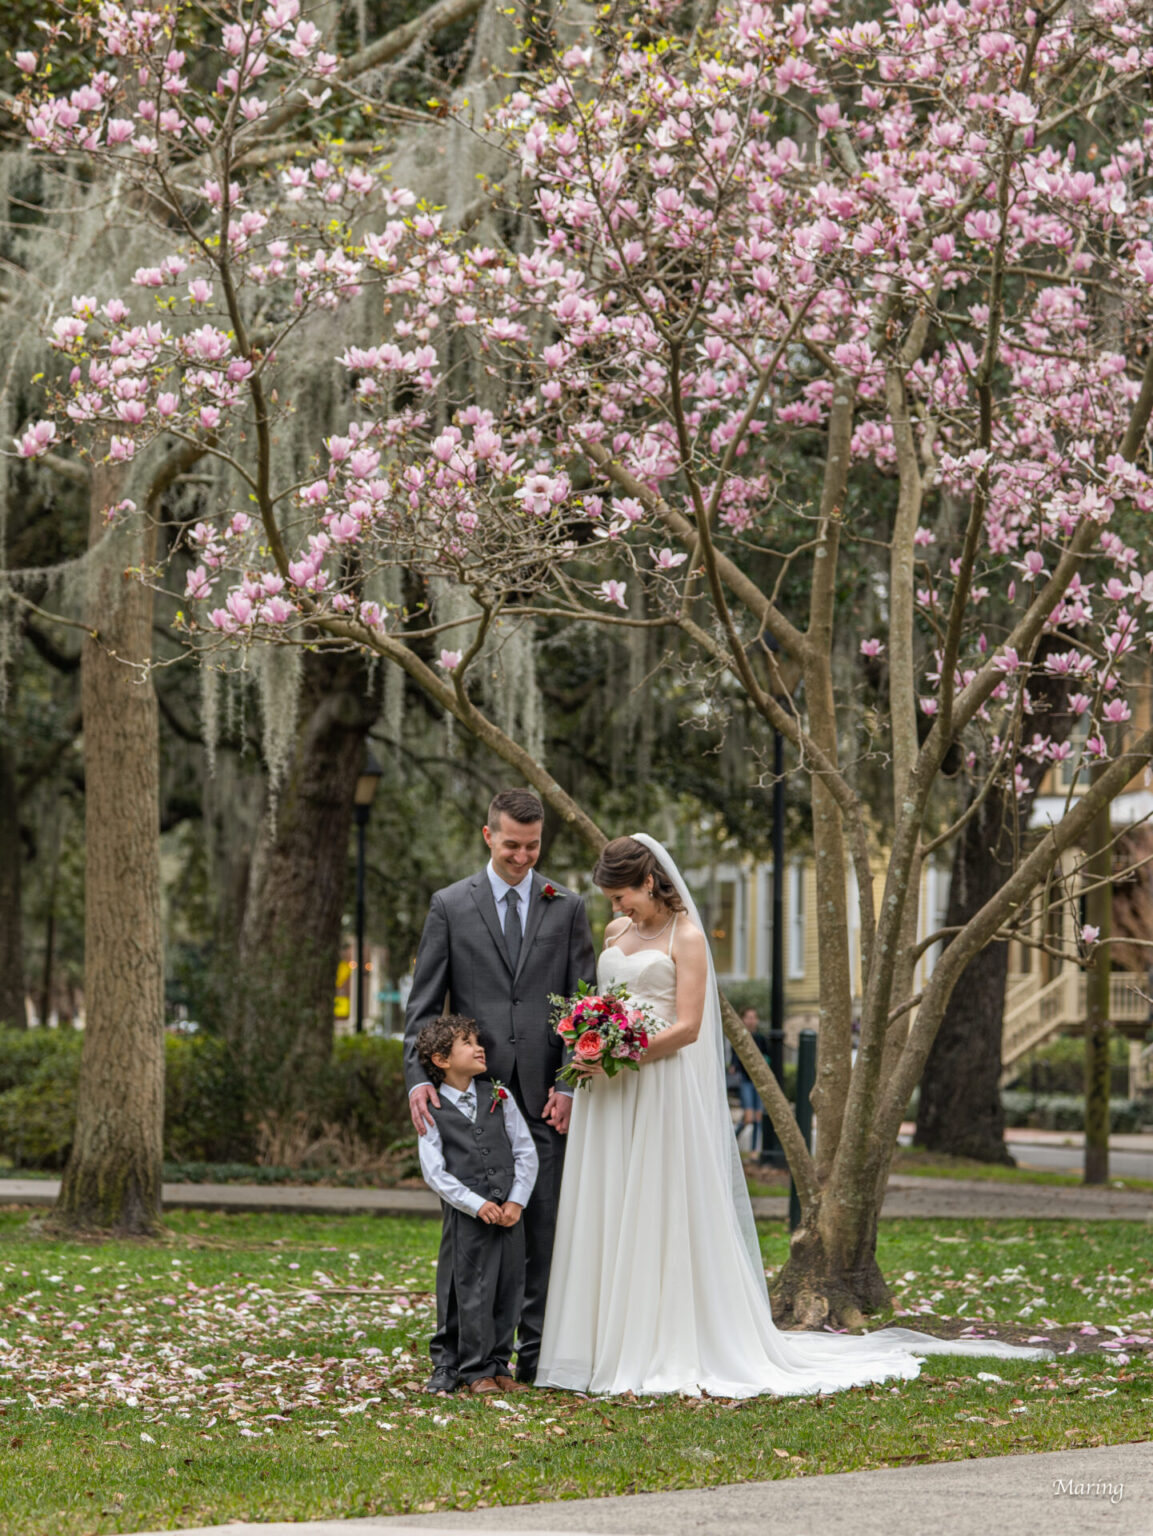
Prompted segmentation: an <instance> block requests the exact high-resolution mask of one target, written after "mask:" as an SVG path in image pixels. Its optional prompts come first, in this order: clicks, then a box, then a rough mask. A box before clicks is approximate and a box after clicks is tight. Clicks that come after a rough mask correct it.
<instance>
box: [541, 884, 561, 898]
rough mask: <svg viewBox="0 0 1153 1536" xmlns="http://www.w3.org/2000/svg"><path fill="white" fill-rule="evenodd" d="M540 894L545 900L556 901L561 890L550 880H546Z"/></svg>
mask: <svg viewBox="0 0 1153 1536" xmlns="http://www.w3.org/2000/svg"><path fill="white" fill-rule="evenodd" d="M540 894H541V899H542V900H543V901H555V900H556V898H557V897H558V896H559V895H560V892H559V891H558V890H557V888H556V886H555V885H553V884H552V883H551V882H550V881H546V882H545V884H544V885H543V886H542V887H541V893H540Z"/></svg>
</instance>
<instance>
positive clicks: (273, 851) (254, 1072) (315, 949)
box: [233, 651, 380, 1115]
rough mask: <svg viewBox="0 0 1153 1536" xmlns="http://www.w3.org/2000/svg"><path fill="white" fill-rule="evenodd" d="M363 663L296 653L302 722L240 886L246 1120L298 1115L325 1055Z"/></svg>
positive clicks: (375, 695) (367, 699) (359, 741)
mask: <svg viewBox="0 0 1153 1536" xmlns="http://www.w3.org/2000/svg"><path fill="white" fill-rule="evenodd" d="M368 678H369V674H368V669H367V664H366V661H365V659H364V657H363V656H361V655H359V654H352V653H342V652H333V651H314V652H309V653H307V654H306V655H305V658H304V663H303V669H302V676H301V691H300V700H299V716H298V719H299V724H298V727H297V733H296V741H295V747H294V750H293V756H292V759H291V761H290V763H289V767H288V769H287V772H286V775H285V781H284V784H283V787H282V789H281V791H280V795H279V801H278V805H277V808H276V815H275V821H273V820H272V818H271V817H268V818H266V819H265V821H264V823H263V825H262V828H261V833H260V839H259V842H258V844H257V847H256V850H255V853H254V856H253V862H252V871H251V876H250V881H249V887H248V897H247V904H246V908H245V916H244V923H243V928H242V932H241V942H240V964H239V967H238V1001H239V1007H238V1008H237V1009H236V1011H235V1013H234V1016H233V1017H234V1023H233V1028H234V1030H235V1031H236V1033H237V1036H238V1038H237V1040H236V1044H237V1047H238V1051H239V1055H240V1059H241V1060H242V1061H243V1062H244V1063H245V1069H246V1077H247V1083H248V1088H249V1094H250V1102H251V1105H252V1109H253V1112H254V1113H256V1114H257V1115H260V1114H262V1113H263V1114H269V1113H273V1114H279V1113H285V1112H291V1111H292V1110H294V1109H295V1108H297V1107H298V1106H299V1104H300V1101H301V1099H302V1098H304V1097H305V1096H306V1094H307V1091H308V1088H309V1086H310V1085H311V1084H314V1083H315V1081H316V1079H317V1077H318V1076H319V1075H320V1074H321V1073H323V1071H324V1070H325V1068H326V1067H327V1065H328V1061H329V1058H330V1056H331V1054H332V1039H333V999H334V997H335V993H336V969H337V964H338V961H339V956H340V936H341V925H342V919H343V915H344V905H345V898H346V886H347V880H346V877H347V873H348V845H349V832H350V829H351V825H352V805H353V791H354V789H355V787H356V780H357V776H358V775H359V773H360V771H361V768H362V767H363V764H364V753H365V743H366V740H367V736H368V732H369V729H370V728H371V726H372V724H373V722H374V720H375V719H376V717H377V714H378V713H379V709H380V694H379V689H378V688H377V687H376V686H375V684H374V685H373V686H372V688H371V691H370V689H369V684H368Z"/></svg>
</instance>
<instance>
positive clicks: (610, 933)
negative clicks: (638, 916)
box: [605, 917, 629, 948]
mask: <svg viewBox="0 0 1153 1536" xmlns="http://www.w3.org/2000/svg"><path fill="white" fill-rule="evenodd" d="M628 926H629V919H628V918H627V917H614V918H613V920H612V921H611V922H610V923H608V924H606V926H605V947H606V948H607V947H608V946H609V945H610V944H612V943H613V942H614V941H615V940H617V939H619V938H620V936H621V934H622V933H624V931H625V929H626V928H627V927H628Z"/></svg>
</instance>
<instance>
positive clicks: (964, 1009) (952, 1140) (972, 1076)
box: [914, 790, 1013, 1164]
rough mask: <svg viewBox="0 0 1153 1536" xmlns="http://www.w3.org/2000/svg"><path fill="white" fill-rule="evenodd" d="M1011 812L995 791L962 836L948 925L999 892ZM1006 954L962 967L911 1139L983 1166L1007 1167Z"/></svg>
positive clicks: (996, 948)
mask: <svg viewBox="0 0 1153 1536" xmlns="http://www.w3.org/2000/svg"><path fill="white" fill-rule="evenodd" d="M1007 810H1008V807H1007V805H1006V802H1005V798H1004V796H1003V795H1002V794H1001V793H999V792H998V791H997V790H992V791H990V793H989V796H988V798H987V799H986V800H985V802H984V804H983V805H982V806H981V808H980V809H979V810H978V811H977V812H976V814H975V815H974V816H973V818H972V819H971V820H970V821H969V823H968V825H967V826H966V827H965V829H964V830H963V832H962V833H961V836H960V840H959V842H958V845H957V852H956V856H955V858H954V860H953V879H952V883H951V885H950V887H949V906H948V915H947V916H946V918H945V925H946V927H949V928H953V927H963V926H964V925H965V923H967V922H968V920H969V919H970V918H971V917H972V916H973V914H974V913H975V912H979V911H980V909H981V908H982V907H983V906H984V905H985V903H986V902H987V901H988V900H989V899H990V898H991V897H992V896H995V895H996V893H997V891H998V890H1000V888H1001V885H1002V884H1003V882H1004V880H1005V877H1006V875H1007V874H1008V873H1009V869H1008V866H1007V864H1005V863H1002V862H1001V860H1000V859H999V858H998V857H997V856H996V851H995V850H997V848H998V846H999V845H1000V843H1001V841H1002V828H1003V826H1004V818H1005V816H1006V814H1007ZM1008 967H1009V955H1008V946H1007V945H1005V944H990V945H988V946H987V947H986V948H985V949H983V950H982V951H981V953H980V954H979V955H977V956H976V957H975V958H974V959H973V960H971V961H970V962H969V964H968V966H967V967H966V968H965V973H964V977H963V979H962V981H961V984H960V985H959V986H958V987H956V988H955V990H954V992H953V995H952V997H951V998H950V999H949V1006H948V1008H947V1009H946V1010H945V1017H944V1018H943V1019H942V1021H941V1028H940V1029H939V1030H938V1032H937V1038H936V1040H934V1042H933V1047H932V1049H931V1050H930V1052H929V1059H928V1061H927V1062H926V1063H925V1071H924V1075H923V1076H922V1078H921V1098H920V1103H919V1105H918V1108H917V1130H916V1135H915V1137H914V1140H915V1142H916V1144H917V1146H919V1147H927V1148H928V1149H929V1150H930V1151H933V1152H946V1153H949V1154H950V1155H951V1156H953V1157H973V1158H977V1159H979V1160H980V1161H981V1162H985V1163H1009V1164H1011V1163H1012V1161H1013V1159H1012V1158H1011V1157H1010V1156H1009V1153H1008V1151H1007V1150H1006V1148H1005V1111H1004V1109H1003V1107H1002V1105H1001V1019H1002V1016H1003V1014H1004V1011H1005V978H1006V976H1007V974H1008Z"/></svg>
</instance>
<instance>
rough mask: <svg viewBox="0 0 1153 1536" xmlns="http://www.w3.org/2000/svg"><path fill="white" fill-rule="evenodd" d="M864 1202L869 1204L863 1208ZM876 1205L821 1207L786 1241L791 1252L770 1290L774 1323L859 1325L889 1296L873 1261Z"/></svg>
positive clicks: (875, 1237) (850, 1326)
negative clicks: (844, 1207)
mask: <svg viewBox="0 0 1153 1536" xmlns="http://www.w3.org/2000/svg"><path fill="white" fill-rule="evenodd" d="M866 1207H867V1208H866ZM878 1209H879V1207H878V1205H877V1204H876V1203H874V1202H872V1201H871V1200H869V1201H866V1203H865V1206H862V1207H861V1208H860V1209H859V1210H854V1211H850V1210H848V1209H842V1210H840V1211H838V1212H837V1213H836V1216H835V1218H834V1217H833V1213H832V1208H830V1210H829V1211H828V1212H827V1211H826V1210H825V1209H824V1206H823V1205H822V1206H819V1207H818V1208H817V1209H816V1210H815V1211H814V1212H812V1213H811V1215H810V1218H809V1220H808V1221H807V1222H806V1223H805V1225H804V1226H801V1227H798V1228H797V1230H796V1231H795V1232H794V1233H793V1236H792V1239H791V1241H790V1243H789V1257H788V1261H787V1263H786V1264H785V1266H784V1268H783V1269H782V1270H781V1272H780V1274H779V1275H778V1276H777V1281H776V1284H775V1285H774V1287H773V1291H772V1303H773V1321H774V1322H775V1323H776V1324H777V1326H778V1328H821V1327H823V1326H824V1325H825V1324H826V1323H828V1324H829V1325H830V1326H832V1327H835V1328H859V1327H860V1326H861V1324H862V1323H863V1322H864V1321H865V1318H866V1317H867V1315H868V1314H869V1313H871V1312H877V1311H879V1310H880V1309H881V1308H882V1307H884V1306H887V1305H888V1303H889V1302H890V1300H891V1299H892V1297H891V1294H890V1291H889V1287H888V1286H887V1285H886V1283H885V1277H884V1275H883V1274H882V1273H881V1269H880V1266H879V1265H878V1263H877V1212H878Z"/></svg>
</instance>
